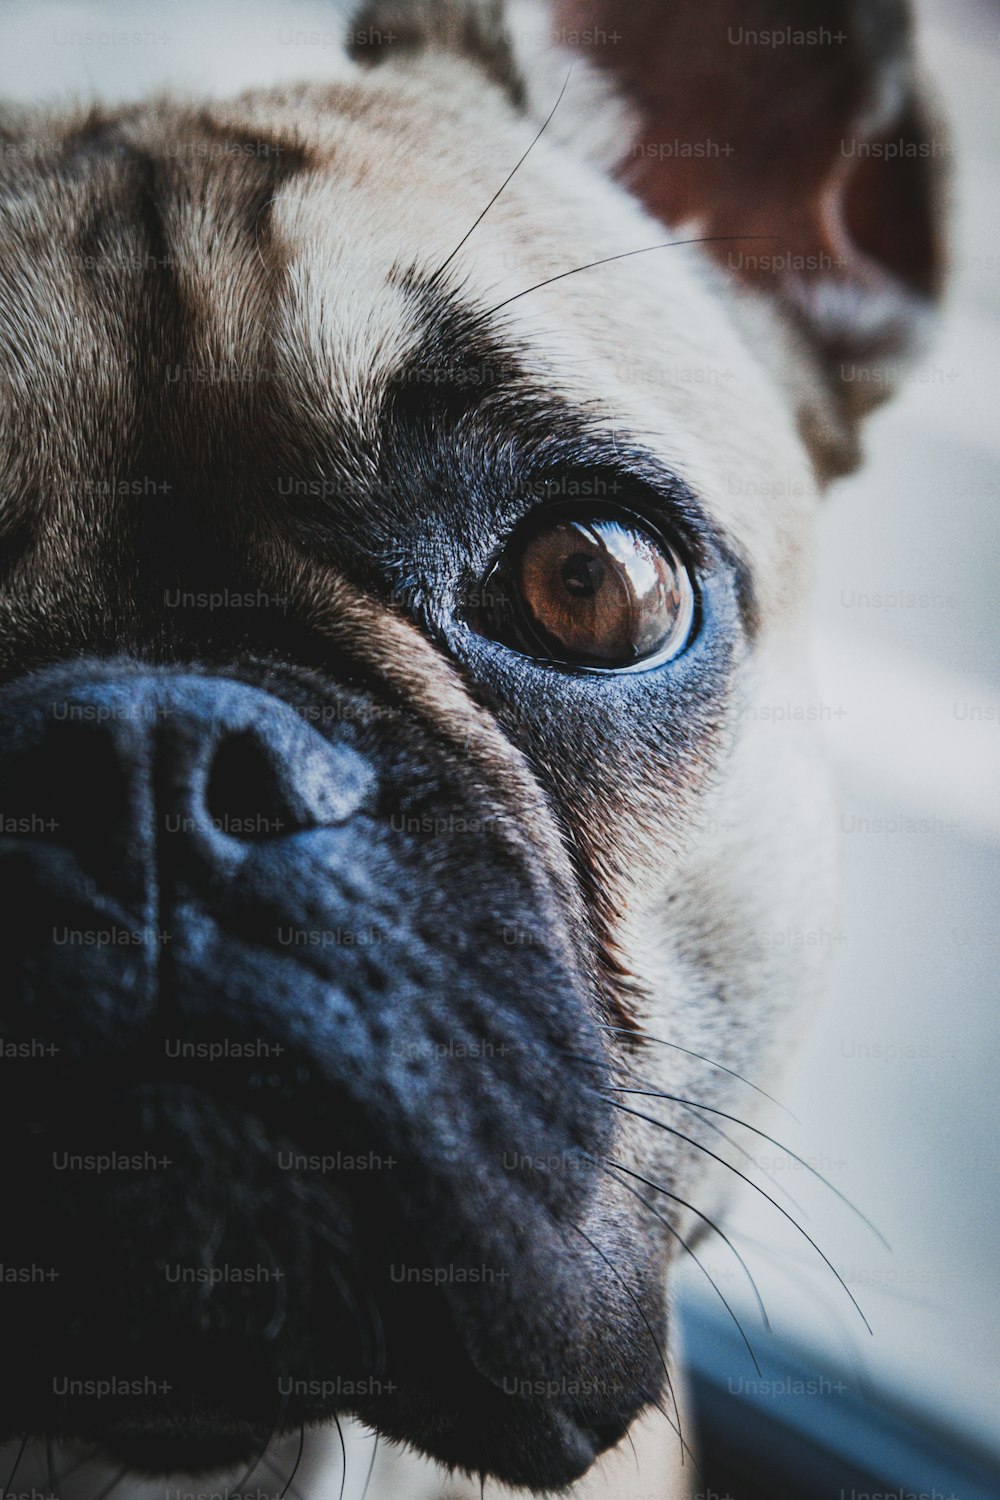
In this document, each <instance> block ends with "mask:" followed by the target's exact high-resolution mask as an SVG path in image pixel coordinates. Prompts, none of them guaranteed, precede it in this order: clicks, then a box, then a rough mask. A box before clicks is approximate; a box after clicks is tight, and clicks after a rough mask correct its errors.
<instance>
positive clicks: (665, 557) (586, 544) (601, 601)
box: [512, 517, 694, 668]
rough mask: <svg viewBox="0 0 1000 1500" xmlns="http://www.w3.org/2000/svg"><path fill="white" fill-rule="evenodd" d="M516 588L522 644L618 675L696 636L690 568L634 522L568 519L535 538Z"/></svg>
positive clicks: (523, 555) (521, 560)
mask: <svg viewBox="0 0 1000 1500" xmlns="http://www.w3.org/2000/svg"><path fill="white" fill-rule="evenodd" d="M512 582H513V585H514V588H515V590H516V593H517V596H518V602H519V604H520V607H521V613H522V617H523V621H522V623H523V629H524V632H525V634H526V635H527V637H528V639H527V640H526V642H525V645H526V646H528V648H529V649H532V650H533V651H537V652H539V653H540V654H546V655H549V656H552V657H555V658H556V659H563V660H566V661H569V662H577V663H580V664H584V665H590V666H599V667H607V668H615V667H619V668H620V667H623V666H629V665H631V664H632V663H635V662H641V661H643V660H644V659H646V658H648V657H652V656H664V655H666V654H669V653H670V652H671V651H672V652H673V653H674V654H676V652H678V651H680V650H681V649H682V647H683V646H684V644H685V641H686V640H687V637H688V634H689V632H690V629H691V624H692V619H693V614H694V590H693V586H692V584H691V579H690V577H689V575H688V572H687V569H686V568H685V567H684V564H683V563H682V562H681V561H680V559H679V558H678V557H677V555H676V553H675V552H674V551H673V549H672V548H671V547H669V546H668V545H667V544H666V542H664V541H663V540H661V539H660V538H658V537H656V536H655V535H654V534H653V533H652V532H650V531H647V530H646V529H645V527H644V526H642V524H641V523H640V522H639V521H638V520H633V519H632V518H631V517H627V518H621V519H618V518H610V519H591V518H590V517H587V518H584V519H574V518H567V519H564V520H561V521H559V522H557V523H556V524H554V525H551V526H548V527H546V528H545V529H544V530H540V531H537V532H536V533H535V534H534V535H533V536H532V537H530V538H529V540H528V541H527V542H526V544H525V545H524V546H523V548H522V549H521V552H520V555H519V557H518V558H517V560H516V563H515V565H514V567H513V569H512Z"/></svg>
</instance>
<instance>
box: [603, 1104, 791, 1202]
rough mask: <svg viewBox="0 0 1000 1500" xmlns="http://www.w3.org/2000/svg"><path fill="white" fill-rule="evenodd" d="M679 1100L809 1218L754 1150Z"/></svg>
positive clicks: (689, 1111) (685, 1110)
mask: <svg viewBox="0 0 1000 1500" xmlns="http://www.w3.org/2000/svg"><path fill="white" fill-rule="evenodd" d="M608 1087H609V1088H612V1089H613V1090H614V1092H615V1093H616V1094H617V1093H619V1092H625V1091H624V1090H619V1089H618V1088H617V1087H616V1086H615V1085H613V1084H609V1085H608ZM677 1102H678V1104H680V1107H681V1109H683V1110H684V1112H685V1114H689V1115H690V1116H691V1117H692V1119H695V1120H697V1121H698V1123H699V1124H700V1125H703V1126H705V1127H706V1128H707V1129H708V1130H711V1131H712V1133H713V1135H717V1136H718V1137H719V1139H720V1140H723V1141H725V1143H726V1145H727V1146H729V1147H731V1148H732V1150H733V1151H738V1152H739V1154H740V1155H741V1156H742V1157H743V1158H744V1160H746V1161H748V1162H749V1163H750V1165H751V1166H752V1167H754V1168H755V1169H756V1170H757V1171H758V1172H761V1173H762V1174H763V1175H764V1176H765V1177H766V1178H767V1180H768V1182H770V1183H771V1184H772V1186H773V1187H774V1188H776V1189H777V1191H778V1192H779V1193H781V1194H782V1195H783V1196H784V1197H785V1198H787V1199H788V1202H789V1203H790V1204H791V1205H792V1207H793V1208H794V1209H795V1210H796V1212H797V1213H799V1214H801V1215H802V1217H803V1219H808V1217H809V1215H808V1214H807V1213H806V1211H805V1209H804V1208H803V1207H802V1204H801V1203H800V1202H799V1201H798V1199H797V1198H795V1197H794V1196H793V1195H792V1194H791V1193H790V1192H789V1191H788V1189H787V1188H786V1187H785V1184H784V1183H783V1182H779V1181H778V1179H777V1177H775V1175H774V1173H773V1172H772V1171H771V1170H770V1169H769V1168H768V1167H765V1166H762V1165H761V1163H760V1162H759V1161H758V1160H757V1158H756V1157H755V1156H754V1154H753V1152H752V1151H748V1150H747V1148H746V1147H745V1146H742V1145H741V1144H740V1142H739V1141H737V1140H735V1139H734V1138H733V1136H731V1135H730V1134H729V1131H728V1130H723V1128H722V1126H721V1125H717V1124H716V1123H715V1121H714V1120H706V1119H705V1117H704V1115H699V1114H697V1113H696V1111H695V1108H694V1106H693V1105H691V1104H685V1103H683V1102H682V1101H681V1100H678V1101H677Z"/></svg>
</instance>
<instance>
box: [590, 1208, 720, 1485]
mask: <svg viewBox="0 0 1000 1500" xmlns="http://www.w3.org/2000/svg"><path fill="white" fill-rule="evenodd" d="M571 1228H573V1229H575V1230H576V1232H577V1234H578V1235H580V1237H581V1238H582V1239H584V1240H586V1242H587V1244H588V1245H589V1246H590V1248H591V1250H593V1252H594V1254H595V1255H599V1256H600V1258H601V1260H602V1261H603V1262H604V1264H605V1265H606V1266H607V1268H608V1270H609V1271H610V1272H611V1274H612V1276H613V1277H614V1278H615V1280H616V1281H617V1282H618V1284H619V1286H620V1287H621V1288H622V1291H623V1292H624V1293H625V1295H626V1296H627V1297H628V1298H629V1300H630V1301H631V1302H632V1304H633V1306H634V1307H635V1310H636V1312H637V1313H638V1314H639V1316H640V1318H641V1319H642V1321H643V1323H644V1324H645V1325H646V1332H647V1333H648V1334H649V1337H650V1339H651V1340H652V1344H653V1348H654V1349H655V1350H656V1352H657V1354H658V1355H659V1358H660V1363H661V1365H662V1366H663V1375H664V1378H665V1380H666V1382H667V1391H668V1393H669V1396H670V1403H671V1405H672V1406H673V1408H674V1416H675V1417H676V1418H677V1420H676V1422H674V1421H671V1418H670V1414H669V1413H668V1412H667V1411H665V1410H664V1408H663V1407H662V1406H661V1405H660V1404H659V1402H657V1403H656V1405H657V1407H658V1409H659V1410H660V1412H662V1414H663V1416H664V1418H665V1419H666V1421H667V1422H669V1423H670V1426H671V1427H672V1428H673V1430H674V1431H675V1432H676V1434H677V1436H678V1438H679V1440H680V1445H681V1464H683V1463H684V1455H685V1453H688V1454H689V1455H690V1458H691V1462H692V1464H693V1465H694V1469H695V1472H696V1473H700V1470H699V1469H698V1465H697V1463H695V1457H694V1454H693V1452H692V1451H691V1449H690V1448H689V1447H688V1444H687V1442H686V1441H685V1439H684V1433H683V1432H682V1430H681V1413H680V1407H679V1406H678V1405H677V1396H676V1393H675V1391H674V1384H673V1381H672V1380H671V1378H670V1370H669V1368H668V1366H667V1357H666V1355H665V1354H664V1352H663V1349H662V1348H661V1346H660V1341H659V1339H658V1338H657V1337H656V1334H655V1333H654V1332H653V1326H652V1324H651V1323H650V1321H649V1319H648V1318H647V1316H646V1314H645V1312H644V1310H643V1308H642V1306H641V1304H640V1302H639V1299H638V1298H637V1297H636V1295H635V1293H634V1292H633V1291H632V1288H631V1287H630V1286H629V1285H628V1283H627V1282H626V1281H625V1279H624V1277H622V1275H621V1274H620V1272H619V1271H618V1270H616V1268H615V1267H614V1266H613V1265H612V1263H611V1261H610V1260H609V1259H608V1257H607V1256H606V1255H605V1254H604V1251H603V1250H602V1249H601V1248H600V1246H599V1245H595V1244H594V1241H593V1240H592V1239H591V1238H590V1235H589V1234H587V1232H586V1231H585V1230H584V1229H581V1228H580V1225H579V1224H576V1223H574V1224H572V1225H571Z"/></svg>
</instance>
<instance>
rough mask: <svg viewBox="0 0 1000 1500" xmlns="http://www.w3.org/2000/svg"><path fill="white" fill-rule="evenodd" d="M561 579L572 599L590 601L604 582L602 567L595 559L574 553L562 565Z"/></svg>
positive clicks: (581, 553) (582, 553)
mask: <svg viewBox="0 0 1000 1500" xmlns="http://www.w3.org/2000/svg"><path fill="white" fill-rule="evenodd" d="M561 577H562V581H563V584H564V585H565V588H566V592H567V593H568V594H572V596H573V598H574V599H592V598H593V597H594V595H595V594H596V593H597V591H598V589H599V588H600V587H601V585H602V583H603V582H604V566H603V564H602V563H601V562H600V561H599V560H598V559H597V558H596V557H588V556H587V554H586V553H585V552H575V553H574V554H573V556H572V557H567V559H566V561H565V562H564V563H563V565H562V572H561Z"/></svg>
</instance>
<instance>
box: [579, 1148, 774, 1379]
mask: <svg viewBox="0 0 1000 1500" xmlns="http://www.w3.org/2000/svg"><path fill="white" fill-rule="evenodd" d="M600 1166H601V1169H602V1171H605V1172H607V1174H608V1176H609V1177H613V1176H614V1173H613V1172H612V1170H611V1168H610V1166H606V1165H605V1164H604V1163H603V1162H601V1163H600ZM615 1181H616V1182H619V1179H618V1178H617V1177H615ZM620 1186H621V1187H623V1188H624V1189H625V1191H626V1192H627V1193H631V1194H632V1196H633V1198H638V1200H639V1202H640V1203H641V1204H642V1205H643V1207H644V1208H647V1209H648V1210H649V1212H650V1213H651V1214H652V1215H653V1218H654V1219H658V1220H659V1222H660V1223H661V1224H662V1225H663V1227H664V1229H666V1230H667V1232H668V1234H672V1235H673V1237H674V1239H675V1240H676V1241H677V1243H678V1244H679V1245H680V1246H681V1248H682V1249H684V1250H686V1251H687V1253H688V1255H690V1257H691V1259H692V1260H693V1261H694V1263H695V1265H696V1266H697V1267H698V1269H699V1271H701V1273H702V1275H703V1276H705V1277H707V1278H708V1284H709V1286H710V1287H711V1288H712V1290H713V1291H714V1292H715V1294H716V1296H717V1297H718V1298H719V1301H720V1302H721V1303H722V1305H723V1307H724V1308H725V1309H726V1312H727V1313H728V1314H729V1316H730V1317H731V1318H732V1320H733V1322H734V1323H735V1324H736V1327H737V1328H738V1329H739V1334H740V1338H741V1339H742V1340H743V1342H744V1344H746V1346H747V1353H748V1354H749V1355H750V1358H751V1359H752V1360H753V1367H754V1369H755V1370H756V1371H757V1374H758V1375H759V1374H760V1373H761V1368H760V1365H759V1364H758V1363H757V1356H756V1354H755V1353H754V1352H753V1345H752V1344H751V1342H750V1340H749V1339H748V1338H747V1336H746V1333H745V1332H744V1329H743V1324H742V1323H741V1322H740V1320H739V1318H738V1317H737V1316H736V1314H735V1312H734V1311H733V1309H732V1308H731V1307H730V1305H729V1302H728V1301H727V1299H726V1296H725V1293H724V1292H723V1290H722V1288H721V1287H720V1286H719V1284H718V1282H717V1281H716V1280H715V1278H714V1276H713V1275H712V1273H711V1271H710V1270H709V1269H708V1267H707V1266H706V1265H705V1264H704V1262H703V1261H702V1260H701V1258H700V1257H699V1255H698V1252H697V1251H696V1250H692V1248H691V1246H690V1245H689V1244H688V1242H687V1240H686V1239H685V1238H684V1236H683V1235H682V1234H681V1232H680V1230H679V1229H676V1228H675V1227H674V1225H673V1224H671V1222H670V1220H669V1219H668V1218H667V1216H666V1214H662V1213H661V1212H660V1210H659V1209H658V1208H657V1207H656V1204H655V1203H650V1202H649V1200H648V1199H647V1198H644V1197H643V1196H642V1194H641V1193H640V1192H639V1190H638V1188H634V1187H633V1186H632V1184H631V1183H629V1182H621V1183H620Z"/></svg>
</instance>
